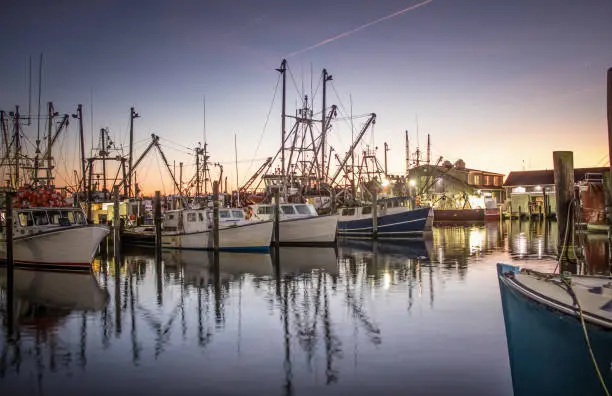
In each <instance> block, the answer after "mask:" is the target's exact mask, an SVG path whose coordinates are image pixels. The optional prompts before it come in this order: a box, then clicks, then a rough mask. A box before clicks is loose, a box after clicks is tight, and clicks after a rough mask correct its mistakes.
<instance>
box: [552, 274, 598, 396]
mask: <svg viewBox="0 0 612 396" xmlns="http://www.w3.org/2000/svg"><path fill="white" fill-rule="evenodd" d="M561 281H562V282H563V283H564V284H565V285H566V286H567V292H568V293H569V294H570V296H572V298H573V299H574V301H575V302H576V306H577V307H578V313H579V316H580V323H581V324H582V333H583V334H584V340H585V341H586V344H587V348H588V350H589V356H590V357H591V362H592V363H593V366H594V367H595V371H596V372H597V378H599V382H600V383H601V387H602V388H603V391H604V393H605V394H606V396H610V391H608V387H607V386H606V382H605V380H604V378H603V376H602V375H601V371H600V370H599V365H598V364H597V360H596V359H595V353H593V348H592V347H591V340H590V339H589V334H588V332H587V328H586V323H585V322H584V314H583V313H582V305H581V304H580V301H579V300H578V296H577V295H576V293H575V292H574V289H572V285H571V280H570V279H567V278H565V277H561Z"/></svg>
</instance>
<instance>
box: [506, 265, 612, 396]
mask: <svg viewBox="0 0 612 396" xmlns="http://www.w3.org/2000/svg"><path fill="white" fill-rule="evenodd" d="M508 268H512V267H511V266H504V265H501V264H498V279H499V288H500V293H501V300H502V309H503V315H504V323H505V327H506V338H507V345H508V356H509V359H510V369H511V373H512V386H513V389H514V394H515V395H596V394H603V392H602V387H601V384H600V382H599V380H598V378H597V374H596V372H595V368H594V365H593V363H592V361H591V359H590V356H589V352H588V350H587V348H586V343H585V339H584V334H583V329H582V326H581V323H580V321H579V320H578V319H577V318H576V317H574V316H571V315H567V314H565V313H562V312H561V311H558V310H556V309H553V308H551V307H549V306H547V305H544V304H542V303H539V302H536V301H535V300H534V299H531V298H528V297H527V296H526V295H525V294H523V293H522V292H520V291H519V290H518V289H516V288H514V287H513V286H512V283H511V282H509V281H508V280H507V279H506V278H505V277H504V276H503V274H502V272H506V271H508ZM587 331H588V335H589V339H590V342H591V345H592V349H593V352H594V354H595V358H596V361H597V363H598V365H599V368H600V370H601V371H602V375H603V376H604V381H605V382H606V384H607V386H608V388H610V386H612V371H611V370H610V369H609V367H610V362H611V361H612V331H610V330H605V329H603V328H602V327H600V326H596V325H591V324H588V323H587Z"/></svg>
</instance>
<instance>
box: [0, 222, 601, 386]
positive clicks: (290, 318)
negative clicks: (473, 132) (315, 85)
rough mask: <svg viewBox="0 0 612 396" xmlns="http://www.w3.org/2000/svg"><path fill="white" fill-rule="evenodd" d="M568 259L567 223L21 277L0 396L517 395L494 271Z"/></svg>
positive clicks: (545, 266) (140, 253) (136, 258)
mask: <svg viewBox="0 0 612 396" xmlns="http://www.w3.org/2000/svg"><path fill="white" fill-rule="evenodd" d="M547 231H549V232H550V234H548V233H547ZM585 245H586V246H587V249H586V252H585V254H586V256H587V258H588V259H589V262H590V266H589V271H590V272H605V271H607V270H608V254H609V246H608V244H607V238H605V237H598V236H592V237H588V238H586V239H585ZM556 251H557V243H556V225H555V223H552V224H551V225H550V226H546V225H545V224H544V223H528V222H522V223H518V222H505V223H504V224H503V225H500V224H497V223H488V224H486V225H466V226H453V227H437V228H435V229H434V232H433V235H432V237H431V238H428V239H426V240H424V241H386V242H378V243H375V242H371V241H362V240H353V241H342V242H341V243H340V244H339V246H338V248H337V249H333V248H281V250H280V252H279V257H278V262H279V265H278V266H276V265H275V264H274V262H275V260H276V258H275V257H273V256H272V255H267V254H230V253H222V254H221V255H220V257H219V258H218V262H216V260H215V259H214V258H213V257H212V256H211V255H210V254H208V253H206V252H178V251H176V252H164V253H163V257H162V262H161V264H157V263H156V260H155V257H154V254H153V253H152V252H151V251H147V250H127V251H124V252H123V254H122V257H120V258H119V259H117V260H115V258H114V257H112V256H108V257H105V256H101V257H98V258H96V260H95V262H94V265H93V271H92V274H74V273H60V272H41V271H26V270H17V271H16V274H15V277H16V280H15V285H16V286H15V299H16V312H17V314H16V317H17V319H16V320H15V321H16V323H15V324H14V326H13V328H12V331H11V330H10V329H9V327H8V326H9V324H8V323H7V320H6V319H7V318H6V311H5V310H4V307H5V303H6V299H7V296H6V290H5V289H3V290H2V295H1V299H2V304H1V306H2V309H3V311H2V317H3V323H4V326H3V327H2V333H1V334H0V336H1V338H0V347H1V350H0V353H1V355H0V389H2V394H7V395H10V394H31V395H56V394H65V395H73V394H74V395H76V394H80V395H83V394H88V395H98V394H99V395H108V394H112V393H113V392H115V393H117V392H119V393H120V394H127V393H128V392H134V393H135V394H145V395H162V394H181V395H191V394H199V395H200V394H219V395H247V394H248V395H251V394H262V395H309V394H317V395H327V394H329V395H331V394H352V395H369V394H378V395H385V394H394V395H400V394H401V395H405V394H465V395H493V394H495V395H511V394H513V387H512V381H513V379H512V372H511V368H510V361H509V357H508V348H507V343H506V333H505V327H504V318H503V313H502V306H501V301H500V293H499V287H498V282H497V278H496V268H495V264H496V263H497V262H502V261H503V262H511V263H514V264H519V265H528V266H531V267H534V268H539V269H542V270H551V269H553V268H554V267H555V259H554V255H555V254H556ZM2 271H5V269H4V268H3V269H2ZM0 275H1V281H0V284H2V287H3V288H4V285H5V283H6V281H5V279H6V273H5V272H2V273H1V274H0ZM10 333H12V335H11V334H10Z"/></svg>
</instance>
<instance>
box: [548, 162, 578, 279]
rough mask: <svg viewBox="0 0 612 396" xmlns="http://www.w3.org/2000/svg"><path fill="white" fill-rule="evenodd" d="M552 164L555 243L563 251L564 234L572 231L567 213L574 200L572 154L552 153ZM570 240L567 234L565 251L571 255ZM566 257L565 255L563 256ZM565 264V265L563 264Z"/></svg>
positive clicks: (563, 260)
mask: <svg viewBox="0 0 612 396" xmlns="http://www.w3.org/2000/svg"><path fill="white" fill-rule="evenodd" d="M553 164H554V176H555V196H556V199H557V229H558V230H559V233H558V235H557V241H558V246H559V249H561V250H563V245H564V241H565V239H566V238H565V237H566V233H569V232H571V231H572V220H573V219H572V218H571V217H568V215H569V216H571V212H570V213H568V211H569V209H570V205H571V204H572V200H573V198H574V153H573V152H571V151H553ZM571 240H572V238H571V235H569V234H568V236H567V242H568V246H566V248H565V249H566V251H567V252H568V253H571V250H572V249H573V247H572V246H569V243H570V241H571ZM565 256H566V257H567V256H568V255H567V254H566V255H565ZM561 260H562V261H561V271H563V270H565V269H566V268H564V265H563V264H564V262H565V261H566V260H565V258H564V257H561ZM565 264H567V263H566V262H565Z"/></svg>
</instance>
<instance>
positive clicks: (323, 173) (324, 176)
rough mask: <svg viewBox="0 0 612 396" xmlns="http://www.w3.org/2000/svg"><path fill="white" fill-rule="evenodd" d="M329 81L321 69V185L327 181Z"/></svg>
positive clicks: (325, 72)
mask: <svg viewBox="0 0 612 396" xmlns="http://www.w3.org/2000/svg"><path fill="white" fill-rule="evenodd" d="M331 79H332V76H331V75H329V74H327V69H323V110H322V111H321V130H322V132H321V182H323V183H325V182H326V181H327V172H326V171H325V138H326V135H327V125H326V124H325V116H326V114H325V111H326V100H327V82H328V81H330V80H331ZM330 161H331V160H330Z"/></svg>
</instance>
